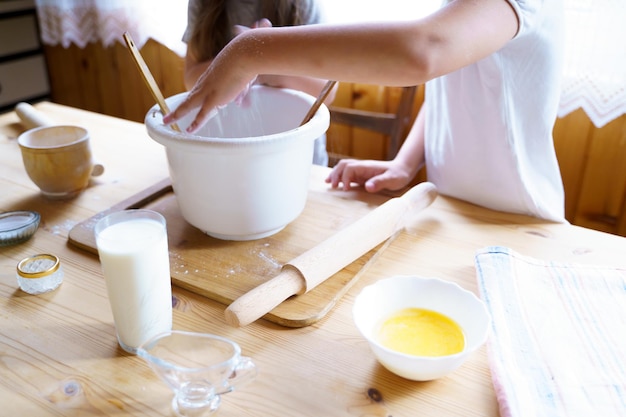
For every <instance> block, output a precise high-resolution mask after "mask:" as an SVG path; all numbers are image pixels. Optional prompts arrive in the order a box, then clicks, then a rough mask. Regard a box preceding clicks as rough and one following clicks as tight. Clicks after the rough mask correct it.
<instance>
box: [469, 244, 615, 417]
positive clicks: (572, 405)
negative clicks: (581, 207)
mask: <svg viewBox="0 0 626 417" xmlns="http://www.w3.org/2000/svg"><path fill="white" fill-rule="evenodd" d="M475 264H476V272H477V278H478V285H479V291H480V296H481V298H482V299H483V301H484V302H485V304H486V305H487V307H488V309H489V312H490V313H491V316H492V328H491V335H490V337H489V342H488V352H489V362H490V367H491V374H492V378H493V384H494V388H495V391H496V396H497V397H498V403H499V406H500V413H501V415H502V417H522V416H523V417H565V416H567V417H582V416H585V417H592V416H593V417H595V416H598V417H600V416H601V417H618V416H620V417H624V416H626V269H619V268H611V267H606V266H593V265H579V264H567V263H559V262H549V261H544V260H538V259H533V258H530V257H527V256H522V255H520V254H518V253H515V252H514V251H512V250H511V249H509V248H505V247H488V248H485V249H482V250H480V251H478V253H477V254H476V258H475Z"/></svg>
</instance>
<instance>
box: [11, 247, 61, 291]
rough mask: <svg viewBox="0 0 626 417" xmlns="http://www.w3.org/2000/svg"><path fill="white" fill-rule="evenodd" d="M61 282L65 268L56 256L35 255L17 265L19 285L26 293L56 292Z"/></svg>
mask: <svg viewBox="0 0 626 417" xmlns="http://www.w3.org/2000/svg"><path fill="white" fill-rule="evenodd" d="M61 282H63V268H62V267H61V261H60V260H59V258H57V257H56V256H54V255H50V254H41V255H35V256H31V257H29V258H24V259H22V260H21V261H20V263H19V264H17V283H18V284H19V286H20V288H21V289H22V291H24V292H27V293H29V294H42V293H45V292H48V291H52V290H55V289H56V288H57V287H58V286H59V285H61Z"/></svg>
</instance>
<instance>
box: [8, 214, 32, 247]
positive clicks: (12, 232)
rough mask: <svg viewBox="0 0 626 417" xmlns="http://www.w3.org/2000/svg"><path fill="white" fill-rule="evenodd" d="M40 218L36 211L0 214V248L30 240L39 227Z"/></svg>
mask: <svg viewBox="0 0 626 417" xmlns="http://www.w3.org/2000/svg"><path fill="white" fill-rule="evenodd" d="M40 220H41V216H40V215H39V213H37V212H36V211H25V210H19V211H9V212H6V213H0V246H9V245H15V244H17V243H22V242H25V241H27V240H28V239H30V238H31V236H32V235H34V234H35V232H36V231H37V228H38V227H39V221H40Z"/></svg>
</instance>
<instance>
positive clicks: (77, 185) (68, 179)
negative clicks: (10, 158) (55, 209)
mask: <svg viewBox="0 0 626 417" xmlns="http://www.w3.org/2000/svg"><path fill="white" fill-rule="evenodd" d="M17 141H18V144H19V146H20V149H21V151H22V159H23V160H24V167H25V168H26V172H27V173H28V176H29V177H30V179H31V180H32V181H33V182H34V183H35V184H36V185H37V186H38V187H39V188H40V189H41V192H42V194H43V195H44V196H46V197H49V198H53V199H63V198H71V197H73V196H75V195H76V194H78V193H80V192H81V191H82V190H83V189H85V188H86V187H87V185H88V184H89V178H90V177H91V176H96V175H100V174H102V171H103V168H102V166H101V165H98V164H95V163H94V161H93V157H92V153H91V147H90V144H89V133H88V132H87V130H86V129H84V128H82V127H79V126H43V127H38V128H35V129H30V130H28V131H26V132H24V133H22V134H21V135H20V136H19V137H18V139H17Z"/></svg>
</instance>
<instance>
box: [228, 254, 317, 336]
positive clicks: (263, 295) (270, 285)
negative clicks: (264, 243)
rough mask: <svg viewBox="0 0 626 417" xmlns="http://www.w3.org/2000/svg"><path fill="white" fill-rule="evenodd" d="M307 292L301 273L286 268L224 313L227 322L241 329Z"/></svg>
mask: <svg viewBox="0 0 626 417" xmlns="http://www.w3.org/2000/svg"><path fill="white" fill-rule="evenodd" d="M305 290H306V282H305V280H304V277H303V276H302V275H301V274H300V272H299V271H298V270H296V269H294V268H291V267H289V266H286V267H284V268H283V270H282V271H281V272H280V274H278V275H276V276H275V277H274V278H272V279H270V280H269V281H266V282H264V283H263V284H261V285H259V286H258V287H256V288H254V289H253V290H251V291H248V292H247V293H245V294H244V295H242V296H241V297H239V298H238V299H236V300H235V301H234V302H233V303H232V304H231V305H230V306H228V308H227V309H226V311H225V312H224V315H225V318H226V322H227V323H228V324H230V325H231V326H235V327H239V326H245V325H247V324H250V323H252V322H253V321H255V320H256V319H258V318H260V317H261V316H263V315H264V314H266V313H267V312H269V311H271V310H272V309H273V308H274V307H276V306H277V305H278V304H280V303H282V302H283V301H284V300H286V299H287V298H289V297H291V296H292V295H295V294H302V293H304V291H305Z"/></svg>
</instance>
